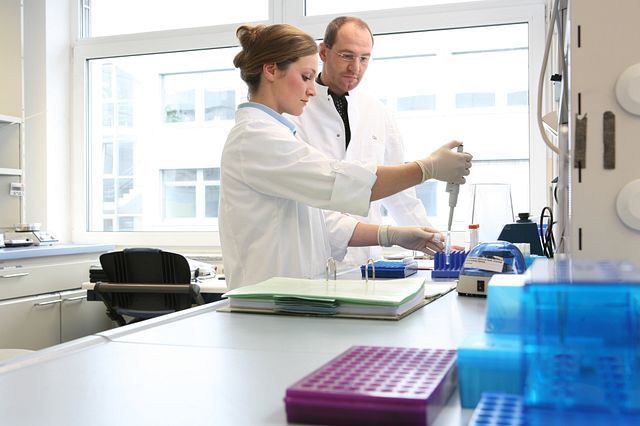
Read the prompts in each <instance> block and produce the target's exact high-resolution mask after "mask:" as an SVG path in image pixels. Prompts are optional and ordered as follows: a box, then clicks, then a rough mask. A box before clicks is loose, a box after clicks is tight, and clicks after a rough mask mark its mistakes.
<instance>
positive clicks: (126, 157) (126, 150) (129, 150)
mask: <svg viewBox="0 0 640 426" xmlns="http://www.w3.org/2000/svg"><path fill="white" fill-rule="evenodd" d="M118 175H120V176H133V144H132V143H126V142H122V143H119V144H118Z"/></svg>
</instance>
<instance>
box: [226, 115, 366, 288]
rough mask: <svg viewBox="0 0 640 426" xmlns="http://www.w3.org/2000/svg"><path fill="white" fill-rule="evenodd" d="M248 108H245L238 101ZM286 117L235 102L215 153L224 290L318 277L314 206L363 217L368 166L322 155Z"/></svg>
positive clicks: (318, 219) (322, 239)
mask: <svg viewBox="0 0 640 426" xmlns="http://www.w3.org/2000/svg"><path fill="white" fill-rule="evenodd" d="M246 105H253V106H246ZM287 123H288V124H289V125H291V127H293V125H292V124H291V123H290V122H288V121H287V120H286V118H284V117H282V116H281V115H279V114H277V113H275V112H274V111H272V110H269V109H268V108H266V107H264V106H263V105H259V104H243V105H242V106H241V107H240V108H239V109H238V110H237V111H236V124H235V126H234V127H233V129H232V130H231V132H230V133H229V136H228V138H227V141H226V143H225V146H224V149H223V152H222V166H221V169H222V170H221V194H220V214H219V219H220V239H221V243H222V254H223V258H224V263H225V275H226V279H227V285H228V286H229V288H236V287H240V286H244V285H248V284H254V283H257V282H260V281H263V280H265V279H267V278H270V277H273V276H284V277H305V278H319V277H324V274H325V266H326V261H327V259H328V258H329V257H330V256H334V257H337V258H341V256H343V255H344V253H342V255H340V254H339V253H333V252H332V251H331V247H330V244H329V238H328V234H327V230H326V226H325V219H324V216H323V211H322V210H321V209H335V210H339V211H344V212H350V213H354V214H361V215H366V214H367V212H368V209H369V200H370V198H371V187H372V186H373V184H374V183H375V180H376V175H375V170H376V165H375V164H373V163H371V164H368V165H361V163H357V164H356V163H349V162H344V161H338V160H335V159H331V158H328V157H327V156H325V155H324V154H322V153H321V152H320V151H318V150H316V149H315V148H313V147H311V146H310V145H308V144H306V143H303V142H302V141H300V140H299V139H297V138H296V137H295V136H294V134H293V132H292V129H291V128H289V127H287Z"/></svg>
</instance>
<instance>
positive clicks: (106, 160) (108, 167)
mask: <svg viewBox="0 0 640 426" xmlns="http://www.w3.org/2000/svg"><path fill="white" fill-rule="evenodd" d="M102 146H103V148H102V158H103V164H104V168H103V171H102V172H103V173H104V174H105V175H110V174H111V173H113V144H112V143H108V142H107V143H104V144H103V145H102Z"/></svg>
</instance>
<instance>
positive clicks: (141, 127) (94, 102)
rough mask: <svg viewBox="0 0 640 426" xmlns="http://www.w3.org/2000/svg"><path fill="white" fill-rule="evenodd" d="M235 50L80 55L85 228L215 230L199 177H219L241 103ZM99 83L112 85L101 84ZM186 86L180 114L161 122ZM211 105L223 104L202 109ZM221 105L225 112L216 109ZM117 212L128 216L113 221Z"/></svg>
mask: <svg viewBox="0 0 640 426" xmlns="http://www.w3.org/2000/svg"><path fill="white" fill-rule="evenodd" d="M236 53H237V48H225V49H211V50H201V51H191V52H177V53H166V54H155V55H141V56H127V57H117V58H105V59H94V60H89V61H88V66H89V80H88V93H89V96H88V100H89V111H88V114H87V117H89V122H88V128H89V136H88V138H89V139H88V147H89V162H90V164H89V173H90V178H89V190H88V193H89V194H90V197H91V201H90V203H89V211H88V214H89V218H88V223H89V224H90V225H89V228H90V229H89V230H90V231H102V230H106V228H104V226H105V225H107V224H108V223H112V224H113V225H110V226H112V227H118V226H120V223H126V226H128V227H130V226H133V227H134V229H132V230H133V231H160V230H162V231H166V230H180V229H186V228H188V229H190V230H193V229H201V230H211V229H212V227H215V226H217V219H213V220H212V219H211V218H212V217H213V218H216V217H217V213H215V214H214V213H211V215H209V213H207V212H205V210H207V209H209V210H208V211H210V212H214V211H215V212H217V206H216V205H214V204H207V203H209V201H208V196H207V195H206V194H205V193H206V191H207V190H206V189H205V184H204V181H205V179H206V180H208V181H209V183H213V182H215V181H219V179H220V177H219V168H220V155H221V152H222V147H223V145H224V142H225V140H226V138H227V134H228V133H229V130H230V129H231V127H232V126H233V123H234V111H235V108H236V106H237V104H238V103H240V102H245V101H246V92H247V89H246V85H245V84H244V82H243V81H242V80H241V79H240V76H239V73H238V71H237V70H236V69H235V68H233V65H232V60H233V57H234V56H235V54H236ZM107 64H108V65H109V66H108V67H107V66H106V65H107ZM104 69H110V70H111V72H108V73H106V72H103V71H104ZM202 70H206V71H202ZM115 76H121V77H120V78H116V77H115ZM125 76H126V78H125ZM212 76H215V78H212ZM105 79H108V80H109V81H110V83H109V87H111V90H108V91H107V90H104V88H105V81H104V80H105ZM120 86H123V87H120ZM187 87H188V88H189V89H188V90H189V91H190V93H191V95H190V97H189V102H188V103H189V106H188V108H186V107H185V108H182V109H176V111H178V112H179V114H185V111H187V113H188V114H187V115H188V120H187V121H180V122H167V121H166V118H167V115H166V113H165V110H164V109H163V108H164V107H165V106H166V105H167V103H166V101H167V99H168V97H169V96H168V93H169V92H170V93H179V92H182V91H183V90H182V89H184V88H187ZM211 93H216V95H215V96H213V97H211V96H208V95H211ZM183 104H184V103H183ZM114 105H117V110H118V115H117V117H118V119H117V120H116V121H114V120H113V118H112V117H113V114H112V112H113V111H114V109H115V108H114ZM212 105H224V108H223V109H219V108H215V110H216V112H215V114H214V115H215V117H211V116H210V115H209V116H208V111H207V110H208V109H209V112H211V111H212V110H211V109H210V107H211V106H212ZM224 109H228V110H229V111H231V113H230V114H228V113H226V112H222V113H221V112H220V111H223V110H224ZM178 112H177V113H176V116H178V115H179V114H178ZM105 117H109V119H106V118H105ZM107 143H111V144H113V147H111V148H108V147H107V145H106V144H107ZM116 162H117V163H116ZM199 173H200V174H199ZM199 176H200V177H199ZM203 176H204V178H203ZM107 177H108V178H115V179H117V180H116V181H115V182H114V181H113V180H109V181H107V180H106V178H107ZM176 183H181V184H185V183H188V184H189V185H190V188H191V189H189V190H186V189H184V187H182V189H181V188H178V187H176V186H175V184H176ZM114 185H116V186H114ZM171 185H174V186H173V187H172V188H171V189H169V188H170V186H171ZM185 191H188V192H189V194H190V195H189V196H188V197H187V195H186V194H185ZM186 198H188V199H189V201H188V202H187V201H185V200H186ZM174 203H175V205H173V204H174ZM214 203H215V202H214ZM161 206H162V207H163V208H160V207H161ZM107 214H108V215H109V216H108V217H107V216H106V215H107ZM120 217H123V218H124V217H127V218H131V217H135V218H136V219H135V220H129V219H127V220H124V221H123V222H121V221H119V218H120ZM107 218H113V221H112V222H108V221H107V220H106V219H107ZM207 218H209V219H207ZM176 219H180V220H176Z"/></svg>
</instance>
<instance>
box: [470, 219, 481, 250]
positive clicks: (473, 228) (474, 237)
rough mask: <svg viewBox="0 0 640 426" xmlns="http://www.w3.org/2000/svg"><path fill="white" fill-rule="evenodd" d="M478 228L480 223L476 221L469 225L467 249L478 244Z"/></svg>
mask: <svg viewBox="0 0 640 426" xmlns="http://www.w3.org/2000/svg"><path fill="white" fill-rule="evenodd" d="M479 228H480V225H479V224H477V223H472V224H471V225H469V250H471V249H472V248H474V247H475V246H477V245H478V244H480V239H479V237H478V229H479Z"/></svg>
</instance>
